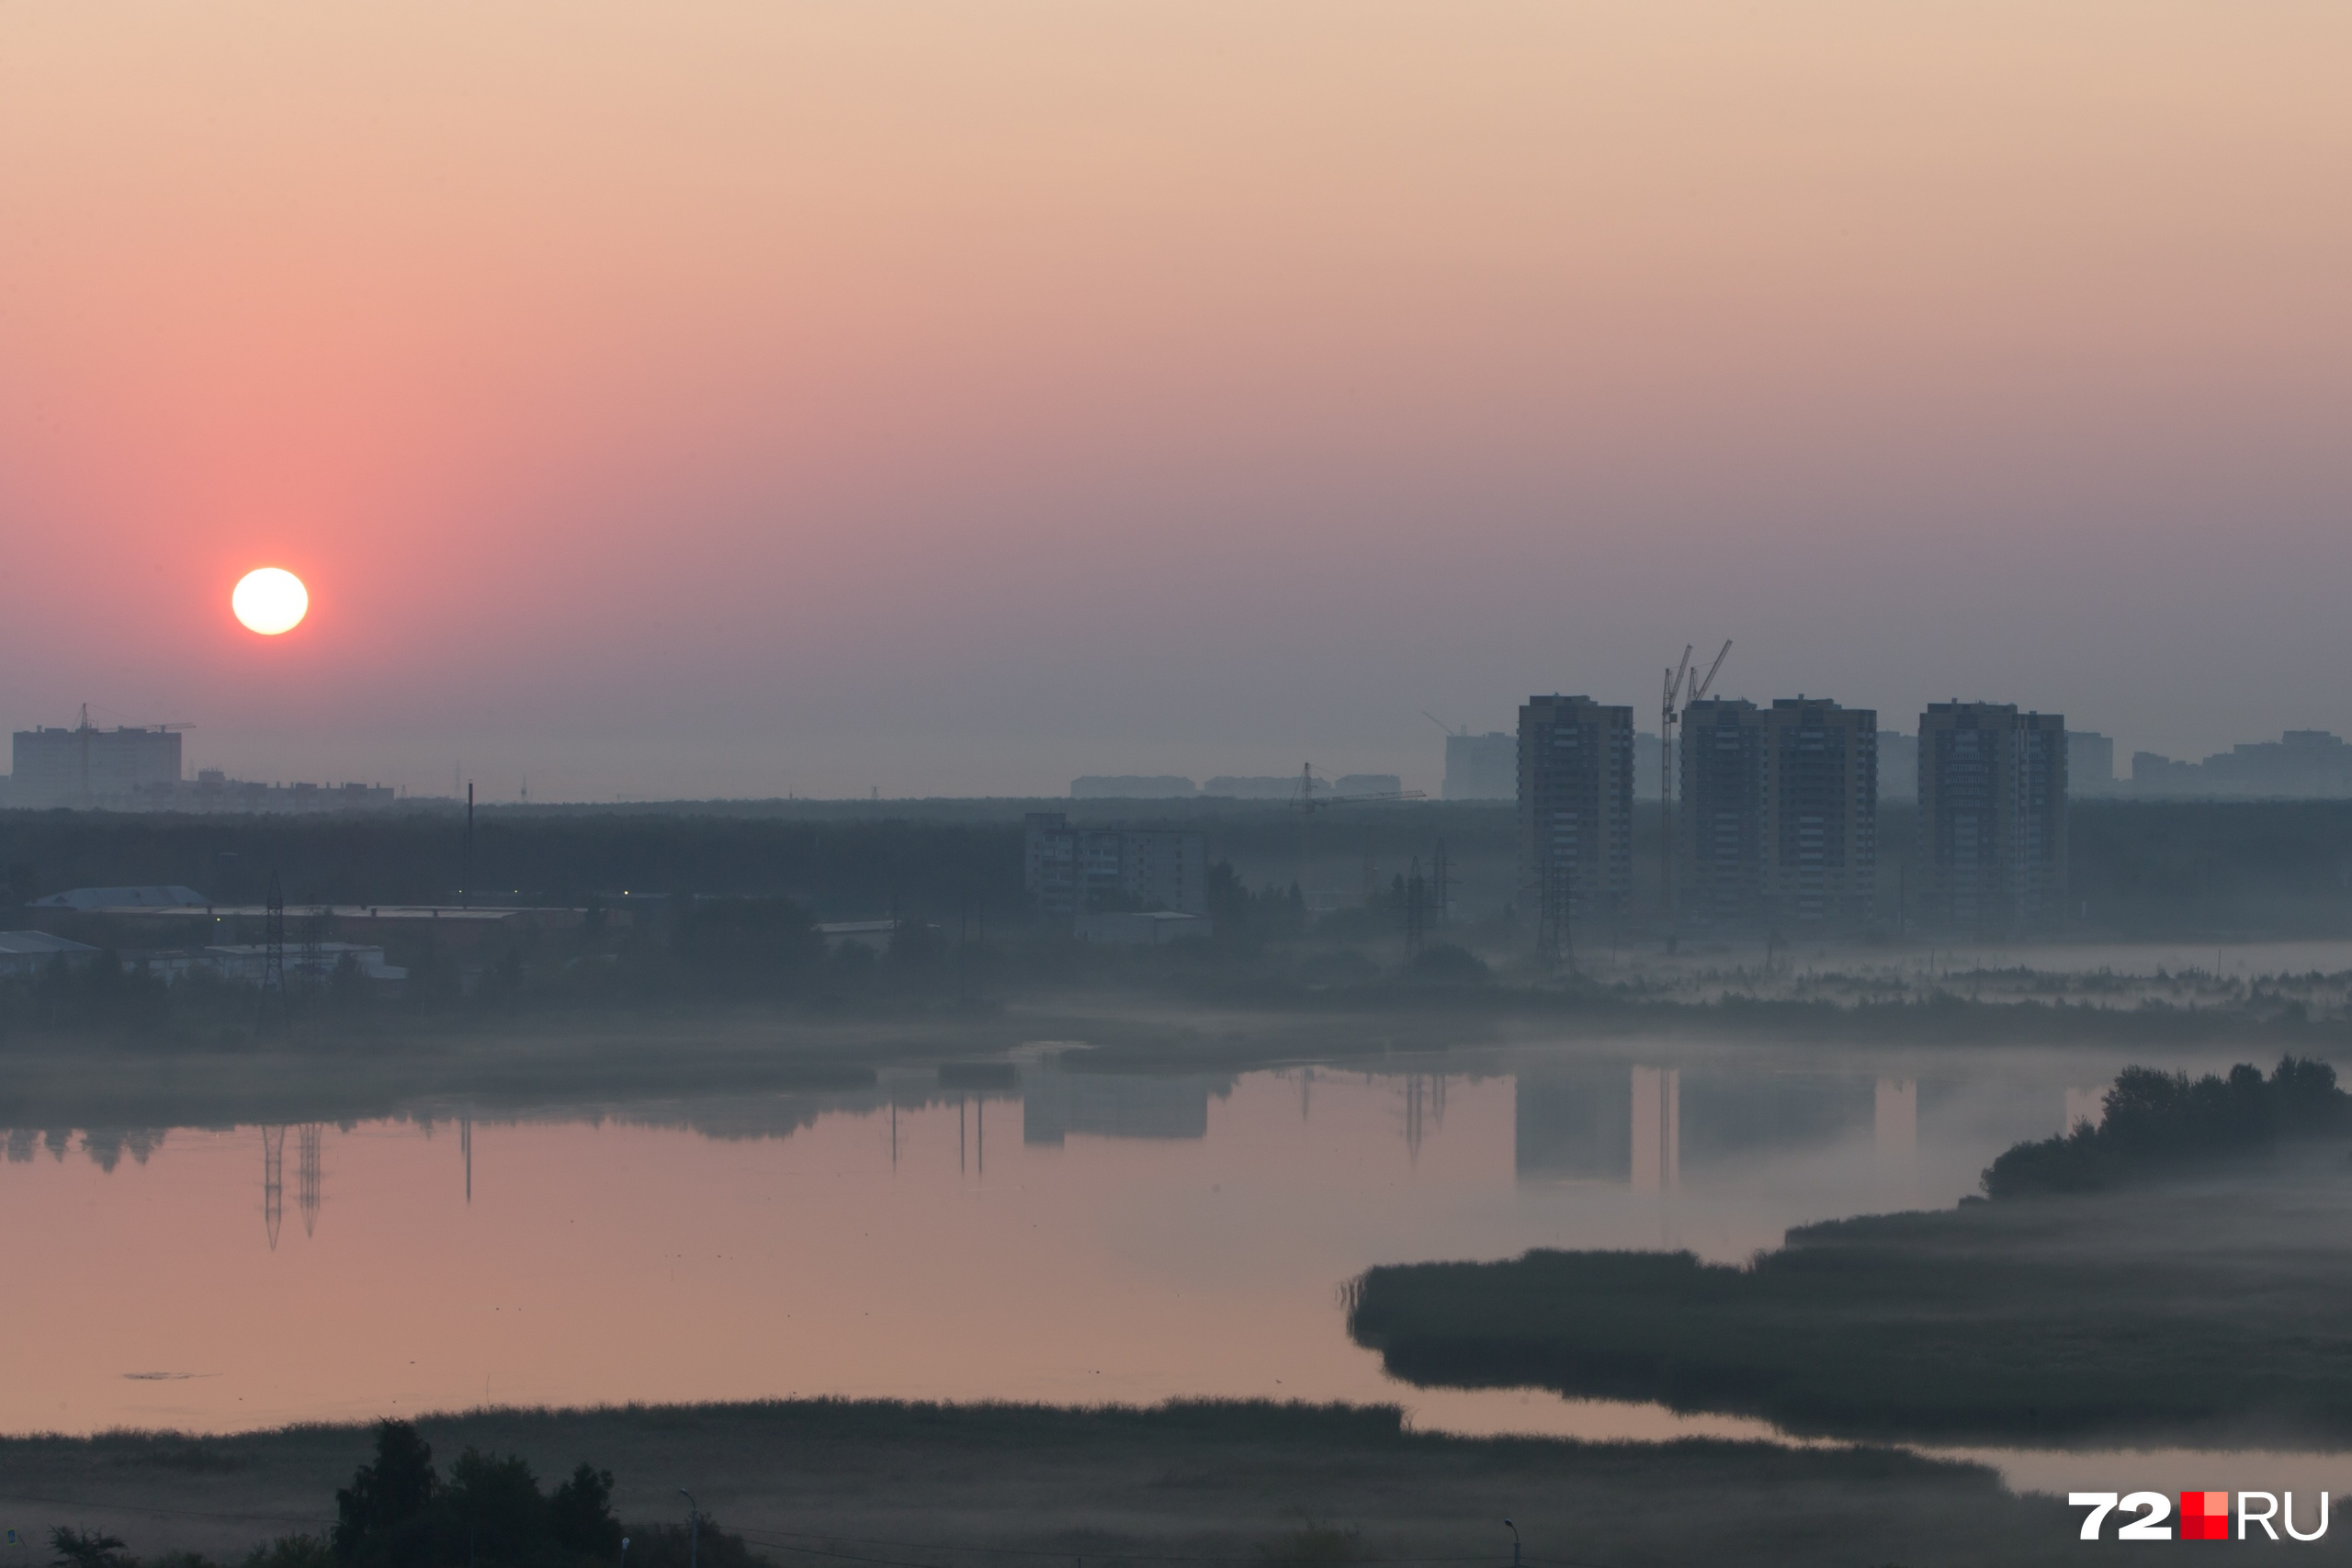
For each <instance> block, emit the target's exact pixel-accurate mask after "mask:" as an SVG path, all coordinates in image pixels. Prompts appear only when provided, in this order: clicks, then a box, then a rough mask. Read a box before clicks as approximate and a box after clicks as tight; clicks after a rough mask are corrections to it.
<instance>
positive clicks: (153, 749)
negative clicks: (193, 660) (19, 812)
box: [8, 712, 180, 807]
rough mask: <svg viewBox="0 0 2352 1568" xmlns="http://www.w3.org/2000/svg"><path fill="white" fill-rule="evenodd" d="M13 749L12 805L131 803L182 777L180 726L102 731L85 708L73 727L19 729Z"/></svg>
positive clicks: (73, 805)
mask: <svg viewBox="0 0 2352 1568" xmlns="http://www.w3.org/2000/svg"><path fill="white" fill-rule="evenodd" d="M10 752H11V757H10V768H11V777H10V778H9V781H8V802H9V804H10V805H12V806H23V807H52V806H72V807H92V806H117V807H129V806H130V805H131V804H132V803H134V802H135V801H137V800H138V799H139V797H140V795H141V792H142V791H144V790H147V789H149V788H152V787H153V786H154V785H157V784H176V783H177V782H178V781H179V776H180V734H179V731H178V730H176V729H171V728H162V727H158V728H144V727H140V726H130V725H126V726H123V727H121V728H115V729H100V728H96V726H94V725H92V724H91V723H90V716H89V715H88V714H87V713H86V712H85V713H84V714H83V716H82V722H81V723H79V724H77V725H75V726H74V727H73V728H70V729H50V728H37V729H19V730H17V732H16V739H15V743H14V745H13V746H12V747H11V748H10Z"/></svg>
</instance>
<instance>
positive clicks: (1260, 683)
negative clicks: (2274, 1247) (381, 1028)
mask: <svg viewBox="0 0 2352 1568" xmlns="http://www.w3.org/2000/svg"><path fill="white" fill-rule="evenodd" d="M127 17H128V14H126V13H119V12H116V11H114V10H112V9H111V8H107V7H75V8H64V9H51V10H26V11H19V12H16V13H12V14H11V16H10V17H9V18H8V21H7V22H6V28H7V35H8V39H9V47H8V48H7V49H6V51H0V182H5V188H6V190H7V192H8V213H9V217H8V222H9V226H10V231H11V236H12V243H11V244H10V245H9V246H8V247H7V250H6V254H5V256H0V341H5V342H6V344H7V352H6V355H0V519H5V521H6V525H7V526H8V528H9V532H10V537H11V540H12V543H13V544H14V546H15V548H14V550H13V552H12V558H11V562H10V565H11V570H10V571H9V573H8V575H7V578H6V583H7V589H6V599H5V604H6V615H0V721H5V722H6V724H7V726H8V727H9V728H30V727H32V726H34V725H36V724H47V725H59V724H68V723H71V722H73V720H74V716H75V714H76V712H77V709H78V705H80V704H81V703H83V702H85V701H86V702H88V703H90V704H91V705H92V713H93V716H94V718H96V719H97V720H98V721H100V722H103V723H107V724H115V723H139V722H150V723H152V722H160V721H166V720H172V721H190V722H193V723H194V724H195V725H196V727H197V728H195V729H193V730H192V731H191V732H190V735H189V739H188V741H187V761H188V767H189V769H190V771H191V772H192V771H193V770H194V769H195V768H196V767H198V766H219V767H222V768H225V769H227V770H228V771H229V772H230V773H232V775H236V776H242V777H249V778H261V779H324V780H330V781H341V780H344V779H355V780H362V781H369V782H380V783H383V784H400V785H406V786H408V787H410V788H412V789H413V790H416V791H418V792H420V793H442V792H445V791H447V789H448V787H449V782H450V777H451V770H452V768H453V767H454V766H458V765H459V764H462V766H463V768H464V771H465V772H466V773H469V774H471V775H472V776H473V777H474V778H475V779H476V780H477V781H478V782H479V783H480V784H481V786H482V788H483V790H484V792H485V794H486V795H487V796H488V797H489V798H492V799H509V798H512V797H513V795H514V794H515V790H516V789H517V787H518V786H519V785H520V784H521V783H522V781H524V780H525V779H527V780H528V781H529V784H530V790H531V795H532V797H533V798H534V799H535V800H538V799H547V800H560V799H612V798H614V797H615V796H617V795H639V796H662V797H684V796H713V795H737V796H771V795H784V794H786V793H793V794H800V795H820V796H822V795H832V796H849V795H865V794H867V793H868V792H869V790H871V789H874V788H877V787H878V788H879V789H880V791H881V792H882V793H883V794H884V795H886V796H893V795H894V796H908V795H1012V794H1022V795H1058V794H1063V793H1066V792H1067V790H1068V788H1069V781H1070V780H1071V779H1072V778H1073V777H1074V776H1076V775H1079V774H1082V773H1178V774H1184V775H1187V776H1190V777H1192V778H1193V779H1194V780H1195V781H1198V780H1201V779H1204V778H1205V777H1207V776H1208V775H1210V774H1213V773H1289V772H1295V770H1296V768H1297V767H1298V766H1299V764H1300V763H1301V762H1302V761H1313V762H1314V763H1315V764H1316V767H1317V772H1318V773H1325V774H1327V775H1336V774H1340V773H1351V772H1384V773H1401V774H1402V775H1404V778H1405V781H1406V783H1407V784H1408V786H1412V787H1419V788H1424V789H1428V790H1429V791H1430V793H1431V794H1435V793H1436V789H1437V784H1438V781H1439V777H1440V774H1441V772H1442V739H1441V738H1440V737H1439V736H1438V734H1437V732H1436V730H1435V729H1434V728H1433V727H1432V726H1431V725H1430V722H1429V721H1428V720H1427V719H1426V718H1424V717H1422V716H1421V710H1423V709H1427V710H1429V711H1430V713H1433V714H1435V715H1437V716H1439V717H1441V718H1442V719H1444V720H1445V721H1447V722H1449V723H1452V724H1455V725H1468V726H1470V727H1471V728H1474V729H1476V730H1480V731H1484V730H1487V729H1499V728H1510V725H1511V723H1512V719H1513V715H1514V711H1515V708H1516V705H1517V704H1518V703H1519V702H1520V701H1521V700H1522V699H1524V698H1525V697H1526V696H1528V695H1529V694H1533V693H1539V692H1552V691H1564V692H1584V693H1589V694H1592V695H1594V696H1596V697H1599V698H1601V699H1603V700H1606V701H1611V702H1618V703H1629V704H1632V705H1634V708H1635V712H1636V715H1637V717H1638V718H1639V721H1640V723H1641V725H1642V727H1643V728H1655V727H1656V723H1657V716H1656V712H1655V704H1656V700H1657V695H1656V694H1657V680H1658V669H1659V666H1660V665H1661V664H1665V663H1670V662H1672V660H1674V658H1675V657H1676V656H1677V655H1679V653H1680V651H1681V649H1682V646H1683V644H1684V643H1685V642H1697V643H1699V644H1701V645H1702V649H1705V650H1708V651H1711V650H1712V649H1713V646H1714V645H1715V643H1717V642H1718V641H1720V639H1722V638H1724V637H1733V638H1736V643H1737V646H1736V648H1735V649H1734V650H1733V653H1732V656H1731V660H1730V661H1729V662H1728V664H1727V665H1726V666H1725V669H1724V675H1723V678H1722V680H1721V682H1720V684H1719V690H1720V691H1721V692H1722V693H1723V694H1726V695H1735V696H1747V697H1750V698H1754V699H1757V700H1758V701H1769V700H1770V699H1771V698H1773V697H1778V696H1788V695H1794V694H1798V693H1800V692H1803V693H1805V694H1814V695H1826V696H1829V697H1833V698H1835V699H1837V700H1838V701H1841V702H1844V703H1847V704H1849V705H1858V706H1873V707H1876V708H1877V709H1878V710H1879V711H1880V716H1881V723H1882V724H1883V726H1884V727H1886V728H1897V729H1905V730H1908V729H1911V728H1915V727H1916V722H1917V715H1918V712H1919V709H1920V707H1921V705H1924V704H1925V703H1928V702H1930V701H1940V700H1945V699H1947V698H1952V697H1959V698H1962V699H1982V700H1988V701H1999V702H2015V703H2018V705H2022V706H2028V707H2033V708H2039V709H2041V710H2042V711H2045V712H2051V711H2054V712H2062V713H2064V714H2065V715H2066V716H2067V720H2068V722H2069V724H2070V726H2072V727H2073V728H2084V729H2093V730H2098V731H2099V732H2101V733H2104V734H2107V735H2109V736H2111V737H2113V738H2114V739H2115V741H2116V748H2117V756H2118V766H2119V769H2120V770H2123V771H2127V772H2128V765H2129V764H2128V759H2129V757H2130V755H2131V752H2132V751H2134V750H2155V751H2160V752H2165V753H2166V754H2168V755H2172V756H2175V757H2188V758H2199V757H2202V756H2204V755H2205V754H2207V753H2209V752H2212V751H2216V750H2226V749H2227V748H2228V747H2229V746H2230V745H2231V744H2233V743H2234V742H2238V741H2247V740H2258V739H2275V738H2276V737H2277V736H2278V733H2279V732H2280V730H2282V729H2284V728H2332V729H2335V730H2336V731H2338V732H2339V733H2352V696H2346V694H2344V693H2343V691H2342V690H2341V682H2340V680H2339V679H2338V678H2337V676H2338V671H2339V670H2340V667H2341V663H2342V657H2343V651H2344V647H2343V645H2344V641H2345V632H2344V630H2343V626H2344V617H2343V615H2342V613H2341V611H2340V609H2339V608H2338V606H2337V604H2336V603H2335V601H2336V599H2337V598H2338V597H2339V594H2338V592H2337V585H2338V584H2339V583H2340V582H2341V581H2342V580H2343V574H2344V570H2345V568H2346V565H2347V558H2348V557H2352V546H2347V543H2346V529H2345V526H2344V524H2345V522H2346V511H2347V506H2346V502H2347V500H2352V444H2347V443H2346V441H2345V440H2344V438H2343V429H2344V426H2345V419H2346V413H2347V412H2352V352H2347V351H2352V297H2348V296H2347V295H2346V290H2345V289H2344V288H2343V284H2342V280H2343V278H2344V277H2345V276H2347V273H2352V209H2347V208H2346V204H2345V203H2344V202H2343V201H2342V200H2341V199H2340V198H2339V193H2340V192H2341V191H2342V189H2343V188H2344V187H2345V183H2346V175H2347V174H2352V115H2347V114H2346V112H2345V111H2344V109H2343V106H2342V101H2341V86H2340V84H2339V83H2338V82H2337V80H2336V77H2337V75H2338V74H2339V72H2338V71H2337V69H2336V66H2337V62H2340V61H2342V60H2343V59H2345V58H2346V51H2347V47H2352V13H2346V12H2345V11H2344V10H2342V9H2341V8H2339V7H2329V6H2318V5H2285V6H2269V7H2261V8H2252V7H2234V8H2205V7H2189V6H2145V5H2129V6H2127V5H2122V4H2090V5H2083V6H2070V7H2064V8H2063V9H2058V10H2052V9H2051V8H2048V7H2040V6H2026V5H2023V4H2015V3H2010V4H1999V5H1995V6H1985V7H1978V8H1974V9H1972V10H1969V11H1967V12H1965V13H1962V12H1925V11H1918V10H1915V9H1908V8H1895V9H1889V8H1887V7H1883V6H1870V5H1865V4H1862V3H1860V0H1836V3H1831V0H1811V3H1807V0H1799V3H1796V4H1792V5H1789V6H1780V7H1775V8H1774V9H1773V10H1772V11H1771V12H1770V13H1769V14H1767V13H1762V12H1758V11H1755V10H1753V9H1752V8H1747V7H1740V6H1730V5H1727V4H1720V3H1715V4H1691V5H1684V6H1665V7H1644V8H1640V9H1632V8H1626V9H1616V10H1611V9H1599V10H1590V11H1582V12H1575V13H1568V12H1563V11H1560V10H1558V9H1557V8H1554V7H1548V6H1536V5H1510V4H1505V5H1497V6H1487V7H1482V8H1476V9H1475V10H1469V11H1465V10H1464V9H1462V8H1459V7H1432V6H1404V5H1391V4H1375V5H1347V6H1340V5H1337V4H1326V5H1297V6H1285V7H1279V8H1275V9H1272V10H1269V9H1266V8H1263V7H1256V6H1251V7H1244V6H1238V5H1234V4H1205V5H1193V6H1183V7H1182V8H1174V7H1168V8H1151V7H1147V8H1143V9H1140V10H1125V11H1114V12H1104V11H1102V10H1101V9H1099V8H1095V7H1090V6H1080V5H1076V4H1074V3H1062V4H1006V5H998V6H989V7H986V8H984V9H983V10H979V11H953V12H944V11H939V10H935V9H925V8H916V7H911V6H891V5H883V6H862V7H857V8H855V9H854V10H842V11H825V10H820V9H806V10H799V9H763V8H748V7H746V8H733V9H721V8H717V7H697V8H692V9H689V10H686V11H683V12H681V11H671V12H665V13H662V14H660V15H654V14H650V13H640V12H634V11H631V10H629V9H628V8H625V7H620V6H612V5H607V4H597V5H589V6H570V7H565V8H563V9H562V10H560V11H558V10H556V9H554V8H551V7H543V8H530V7H526V8H523V9H518V10H509V11H503V12H495V13H484V12H481V11H479V10H476V9H473V8H464V7H458V6H452V5H449V4H447V3H446V0H438V3H429V4H423V5H417V6H408V7H403V8H401V9H400V10H398V11H396V12H356V11H334V12H319V11H316V10H313V9H309V8H304V7H299V6H292V5H287V4H275V3H272V4H240V5H234V6H224V7H209V8H204V9H201V10H195V11H185V12H151V13H140V14H138V15H137V16H136V17H135V19H126V18H127ZM262 565H278V566H283V567H286V568H288V569H290V570H294V571H296V572H298V573H300V575H301V576H302V577H303V578H304V579H305V580H306V581H307V582H308V584H309V586H310V589H311V596H312V611H311V618H310V620H309V621H308V622H307V623H305V624H304V625H303V626H301V627H300V628H298V629H297V630H296V631H295V632H293V633H290V634H288V636H287V637H283V638H278V639H274V640H266V639H262V638H258V637H254V636H252V635H250V634H248V633H245V632H243V630H241V629H239V628H238V627H237V626H235V624H234V623H233V622H232V620H231V618H230V616H229V614H228V597H229V591H230V587H231V585H232V583H234V582H235V581H236V580H237V579H238V577H239V576H240V575H242V574H243V572H245V571H247V570H250V569H252V568H254V567H256V566H262Z"/></svg>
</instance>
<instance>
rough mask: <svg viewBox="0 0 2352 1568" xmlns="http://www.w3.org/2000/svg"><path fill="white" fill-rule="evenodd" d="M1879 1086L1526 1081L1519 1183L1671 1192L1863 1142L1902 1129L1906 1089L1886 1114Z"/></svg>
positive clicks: (1799, 1081) (1565, 1075)
mask: <svg viewBox="0 0 2352 1568" xmlns="http://www.w3.org/2000/svg"><path fill="white" fill-rule="evenodd" d="M1881 1094H1882V1091H1880V1090H1879V1089H1878V1086H1877V1083H1876V1081H1875V1080H1873V1079H1871V1078H1867V1077H1860V1076H1858V1075H1856V1076H1836V1075H1830V1074H1819V1073H1736V1074H1735V1073H1702V1074H1698V1075H1691V1074H1686V1073H1684V1072H1683V1071H1682V1070H1681V1069H1679V1068H1676V1067H1646V1066H1636V1067H1633V1068H1631V1069H1630V1070H1629V1069H1627V1068H1625V1067H1613V1068H1611V1067H1596V1068H1592V1069H1589V1070H1586V1071H1577V1070H1573V1069H1570V1070H1563V1071H1545V1072H1541V1073H1534V1074H1528V1073H1522V1074H1521V1075H1520V1076H1519V1077H1518V1080H1517V1083H1516V1087H1515V1100H1516V1107H1515V1118H1514V1122H1515V1126H1514V1131H1515V1133H1516V1136H1517V1139H1518V1146H1517V1150H1516V1152H1515V1155H1514V1157H1513V1165H1514V1168H1516V1169H1517V1171H1518V1173H1519V1175H1520V1176H1521V1178H1522V1179H1566V1180H1584V1181H1630V1182H1631V1183H1632V1184H1633V1186H1634V1188H1635V1189H1636V1190H1640V1191H1645V1192H1670V1191H1673V1190H1676V1189H1677V1188H1678V1187H1679V1185H1680V1184H1681V1180H1682V1178H1683V1176H1684V1174H1685V1173H1686V1172H1696V1171H1702V1170H1706V1169H1709V1168H1724V1167H1734V1166H1738V1165H1742V1164H1747V1163H1752V1162H1754V1161H1757V1160H1759V1159H1763V1158H1766V1157H1769V1156H1773V1155H1778V1154H1784V1153H1788V1152H1792V1151H1794V1150H1800V1149H1810V1148H1818V1147H1823V1146H1826V1145H1830V1144H1834V1143H1837V1142H1839V1141H1841V1140H1849V1139H1853V1138H1859V1137H1860V1136H1861V1135H1862V1134H1863V1133H1864V1132H1865V1131H1866V1130H1869V1129H1871V1128H1872V1127H1874V1126H1883V1125H1886V1124H1887V1123H1884V1122H1882V1116H1888V1117H1894V1118H1897V1119H1898V1120H1902V1119H1907V1124H1908V1125H1909V1126H1910V1128H1911V1129H1912V1134H1911V1135H1912V1137H1913V1138H1914V1140H1915V1141H1916V1138H1917V1104H1918V1101H1917V1089H1916V1087H1914V1086H1912V1085H1910V1084H1909V1083H1908V1082H1907V1081H1905V1082H1904V1083H1903V1085H1902V1087H1901V1090H1900V1092H1899V1093H1897V1094H1894V1095H1893V1096H1892V1099H1891V1100H1890V1101H1888V1102H1886V1103H1885V1106H1884V1110H1883V1111H1882V1109H1881V1106H1882V1099H1881Z"/></svg>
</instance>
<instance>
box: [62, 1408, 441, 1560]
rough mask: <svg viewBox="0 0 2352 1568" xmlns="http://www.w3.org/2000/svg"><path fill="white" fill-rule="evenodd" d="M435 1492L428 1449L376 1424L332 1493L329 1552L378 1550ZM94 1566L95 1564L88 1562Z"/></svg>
mask: <svg viewBox="0 0 2352 1568" xmlns="http://www.w3.org/2000/svg"><path fill="white" fill-rule="evenodd" d="M440 1490H441V1478H440V1476H439V1475H438V1474H437V1473H435V1471H434V1469H433V1450H432V1449H431V1448H430V1447H428V1446H427V1445H426V1443H425V1441H424V1438H420V1437H418V1436H417V1435H416V1428H415V1427H413V1426H411V1425H409V1423H407V1422H405V1421H379V1422H378V1423H377V1424H376V1458H375V1461H374V1462H373V1463H370V1464H364V1465H362V1466H360V1467H359V1472H358V1473H357V1474H356V1475H354V1476H353V1477H352V1478H351V1484H350V1485H348V1486H345V1487H341V1488H338V1489H337V1490H336V1492H335V1495H334V1512H335V1521H334V1535H333V1537H332V1538H331V1541H332V1544H333V1546H334V1554H335V1555H336V1556H337V1557H339V1558H341V1559H342V1560H343V1561H345V1562H355V1561H358V1560H360V1559H363V1558H367V1557H370V1556H374V1555H378V1554H380V1553H381V1552H383V1551H386V1550H387V1549H389V1548H390V1545H391V1543H392V1542H393V1541H394V1540H396V1539H398V1538H400V1537H401V1536H402V1535H404V1534H407V1533H410V1532H412V1531H413V1529H415V1528H416V1527H419V1526H422V1525H424V1524H425V1523H426V1522H427V1520H426V1514H427V1511H428V1510H429V1509H430V1508H431V1507H432V1506H433V1502H434V1499H435V1495H436V1494H438V1493H439V1491H440ZM94 1568H95V1565H94Z"/></svg>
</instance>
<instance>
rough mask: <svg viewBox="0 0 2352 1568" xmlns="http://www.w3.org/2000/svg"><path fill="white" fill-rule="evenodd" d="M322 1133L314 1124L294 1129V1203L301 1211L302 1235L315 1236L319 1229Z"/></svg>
mask: <svg viewBox="0 0 2352 1568" xmlns="http://www.w3.org/2000/svg"><path fill="white" fill-rule="evenodd" d="M322 1131H323V1129H322V1128H321V1127H320V1126H319V1124H318V1123H317V1122H303V1123H302V1125H301V1126H300V1127H298V1128H296V1129H295V1133H294V1135H295V1140H296V1144H297V1147H298V1150H299V1152H298V1153H297V1154H296V1156H295V1158H296V1161H297V1162H298V1163H297V1164H296V1165H295V1168H294V1181H295V1188H294V1201H295V1203H296V1205H297V1206H298V1207H300V1209H301V1211H302V1234H303V1235H317V1234H318V1229H319V1134H320V1133H321V1132H322Z"/></svg>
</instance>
